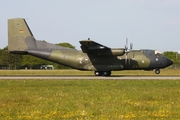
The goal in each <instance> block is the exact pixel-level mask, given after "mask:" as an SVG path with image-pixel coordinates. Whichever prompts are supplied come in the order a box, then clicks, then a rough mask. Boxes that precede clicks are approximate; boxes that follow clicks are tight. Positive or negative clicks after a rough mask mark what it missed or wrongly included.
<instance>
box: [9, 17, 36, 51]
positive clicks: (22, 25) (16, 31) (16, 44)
mask: <svg viewBox="0 0 180 120" xmlns="http://www.w3.org/2000/svg"><path fill="white" fill-rule="evenodd" d="M36 48H37V45H36V40H35V38H34V36H33V34H32V32H31V30H30V29H29V27H28V25H27V23H26V21H25V19H23V18H15V19H9V20H8V49H9V51H10V52H23V51H25V50H27V49H36Z"/></svg>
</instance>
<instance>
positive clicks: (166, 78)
mask: <svg viewBox="0 0 180 120" xmlns="http://www.w3.org/2000/svg"><path fill="white" fill-rule="evenodd" d="M0 79H1V80H22V79H46V80H47V79H57V80H82V79H83V80H180V76H110V77H105V76H0Z"/></svg>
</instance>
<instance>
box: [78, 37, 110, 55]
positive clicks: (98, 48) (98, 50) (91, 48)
mask: <svg viewBox="0 0 180 120" xmlns="http://www.w3.org/2000/svg"><path fill="white" fill-rule="evenodd" d="M79 42H80V44H81V49H82V51H83V52H84V53H88V54H94V55H102V54H105V53H107V52H108V51H111V48H109V47H106V46H104V45H101V44H99V43H97V42H94V41H92V40H82V41H79Z"/></svg>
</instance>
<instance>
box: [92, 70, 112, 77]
mask: <svg viewBox="0 0 180 120" xmlns="http://www.w3.org/2000/svg"><path fill="white" fill-rule="evenodd" d="M94 75H95V76H110V75H111V71H95V72H94Z"/></svg>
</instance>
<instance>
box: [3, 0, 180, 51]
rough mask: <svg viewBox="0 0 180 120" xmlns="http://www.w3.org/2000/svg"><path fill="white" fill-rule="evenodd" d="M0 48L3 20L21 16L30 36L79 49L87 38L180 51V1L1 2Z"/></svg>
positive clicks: (111, 44) (117, 45) (116, 44)
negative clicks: (64, 43)
mask: <svg viewBox="0 0 180 120" xmlns="http://www.w3.org/2000/svg"><path fill="white" fill-rule="evenodd" d="M0 15H1V17H0V33H1V34H0V41H1V42H0V49H2V48H4V47H6V46H7V45H8V42H7V41H8V36H7V19H10V18H25V19H26V21H27V23H28V25H29V27H30V29H31V31H32V33H33V35H34V37H35V38H36V39H37V40H45V41H47V42H49V43H62V42H68V43H70V44H72V45H73V46H75V47H76V49H78V50H80V43H79V41H80V40H85V39H88V38H90V39H91V40H94V41H96V42H98V43H100V44H103V45H105V46H108V47H111V48H124V46H125V44H126V38H128V43H129V44H130V43H133V49H157V50H159V51H161V52H164V51H175V52H177V51H179V50H180V0H2V1H1V4H0Z"/></svg>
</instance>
